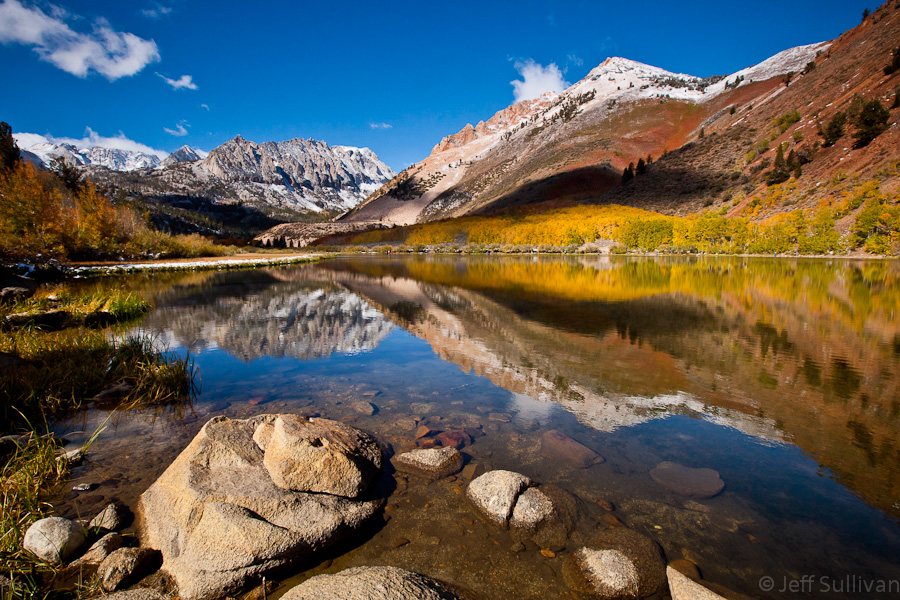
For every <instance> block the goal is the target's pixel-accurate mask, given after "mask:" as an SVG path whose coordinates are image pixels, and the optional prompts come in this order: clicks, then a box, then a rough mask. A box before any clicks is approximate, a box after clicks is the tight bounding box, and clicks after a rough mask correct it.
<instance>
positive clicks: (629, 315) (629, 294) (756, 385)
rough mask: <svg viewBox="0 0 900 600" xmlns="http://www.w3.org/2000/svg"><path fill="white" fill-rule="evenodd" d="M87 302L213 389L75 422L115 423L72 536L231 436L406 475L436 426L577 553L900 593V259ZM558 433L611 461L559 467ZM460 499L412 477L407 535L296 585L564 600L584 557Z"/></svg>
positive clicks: (757, 590)
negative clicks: (643, 552)
mask: <svg viewBox="0 0 900 600" xmlns="http://www.w3.org/2000/svg"><path fill="white" fill-rule="evenodd" d="M86 285H88V286H100V287H109V286H115V287H125V288H126V289H131V290H134V291H136V292H139V293H141V294H142V295H144V296H145V297H146V298H148V299H150V300H151V301H152V303H153V304H154V306H155V308H154V310H152V311H151V312H150V313H149V314H148V315H147V316H146V317H145V318H144V319H143V320H142V321H141V322H140V323H139V324H137V326H136V327H135V331H137V332H143V333H147V334H150V335H153V336H154V337H155V339H156V340H157V343H159V344H161V345H165V346H167V347H168V348H169V349H171V350H172V351H173V352H176V353H178V354H181V355H184V354H185V353H186V352H189V353H190V356H191V357H192V359H193V360H194V363H195V367H196V369H197V373H198V379H199V381H201V382H202V384H201V391H200V393H199V394H198V395H197V397H196V399H195V400H194V401H193V403H192V404H190V405H182V406H178V407H162V408H159V409H157V410H146V411H130V412H122V411H120V412H115V413H113V414H112V415H110V414H109V413H108V412H106V411H102V410H97V409H94V410H91V411H88V412H85V413H81V414H79V415H75V416H73V417H71V418H70V419H67V420H65V421H63V422H61V423H59V424H58V425H57V428H58V433H61V434H68V436H69V438H70V439H76V438H77V437H78V434H77V433H73V432H76V431H87V432H91V431H93V429H94V428H95V427H97V426H98V425H100V424H101V423H103V422H104V421H106V422H107V423H106V424H107V428H106V430H105V431H104V432H103V433H102V435H101V436H100V437H99V439H98V441H97V442H96V443H95V445H94V446H93V447H92V448H91V452H90V462H89V463H88V464H86V465H84V466H82V467H77V468H76V469H75V471H74V473H73V478H72V484H73V485H74V484H76V483H80V482H86V483H93V484H96V485H95V486H94V487H93V489H92V490H91V491H89V492H71V493H69V494H68V495H67V496H66V497H65V498H64V499H61V500H60V502H61V504H60V509H61V512H62V513H63V516H74V515H89V514H92V513H93V512H94V511H96V510H99V509H100V508H102V507H103V506H104V505H105V503H108V502H109V501H111V500H120V501H122V502H125V503H126V504H128V505H129V506H132V507H133V506H136V499H137V496H138V495H139V494H140V493H141V492H143V491H144V490H145V489H146V488H147V487H148V486H149V485H150V484H151V483H152V482H153V481H154V480H155V479H156V477H157V476H159V474H160V473H162V471H163V470H164V469H165V468H166V467H167V466H168V464H169V463H170V462H171V461H172V460H173V459H174V458H175V457H176V456H177V455H178V453H179V452H180V451H181V450H182V449H183V448H184V447H185V446H186V445H187V443H188V442H189V441H190V440H191V439H192V438H193V436H194V435H195V434H196V433H197V432H198V431H199V429H200V427H202V425H203V423H205V422H206V421H207V420H208V419H209V418H211V417H213V416H216V415H226V416H229V417H237V418H244V417H248V416H251V415H254V414H260V413H279V412H287V413H302V414H307V415H314V414H317V415H320V416H323V417H327V418H332V419H336V420H343V421H345V422H348V423H350V424H352V425H354V426H356V427H359V428H361V429H364V430H366V431H369V432H371V433H372V434H374V435H376V436H377V437H378V438H379V439H380V440H381V441H382V442H384V443H385V444H389V445H390V446H391V447H392V448H393V450H394V451H395V452H400V451H403V450H406V449H409V448H413V447H415V445H416V441H415V432H416V429H417V428H418V427H419V426H421V425H423V424H424V425H426V426H427V427H428V428H429V429H431V430H434V431H441V430H451V429H461V430H464V431H466V432H467V434H471V443H470V444H469V445H467V446H466V447H464V448H463V449H462V451H463V453H464V455H465V456H466V460H467V462H468V463H469V464H475V465H478V467H479V469H481V468H484V469H488V470H490V469H498V468H502V469H509V470H513V471H517V472H520V473H523V474H525V475H527V476H528V477H530V478H531V479H533V480H534V481H537V482H540V483H541V484H552V485H555V486H558V487H560V488H563V489H564V490H566V491H567V492H569V493H571V494H574V495H575V497H576V498H577V499H578V506H579V510H580V514H581V518H580V520H579V523H578V527H577V530H576V532H575V533H574V534H573V537H572V539H573V540H576V541H577V540H578V539H580V538H579V536H585V535H588V534H589V532H590V530H591V529H592V528H594V527H595V526H596V524H597V523H601V524H602V523H608V522H609V521H610V520H611V515H612V516H614V517H615V518H617V519H619V520H621V521H623V522H624V523H626V524H627V525H628V526H629V527H631V528H633V529H635V530H637V531H639V532H641V533H644V534H646V535H648V536H650V537H651V538H653V539H654V540H656V541H657V542H659V544H660V545H661V546H662V548H663V549H664V551H665V554H666V558H667V560H668V561H672V560H674V559H678V558H687V559H689V560H691V561H693V562H694V563H696V564H697V565H699V567H700V570H701V572H702V573H703V576H704V578H705V579H706V580H708V581H711V582H715V583H718V584H722V585H724V586H727V587H728V588H731V589H732V590H735V591H737V592H741V593H744V594H748V595H750V596H752V597H756V598H798V597H800V598H803V597H810V598H812V597H823V596H825V595H829V597H830V596H832V595H835V594H829V592H836V593H838V594H837V595H838V596H839V597H842V598H871V597H876V596H877V595H873V594H871V593H866V592H864V591H861V590H864V589H865V588H860V585H861V582H862V583H865V582H878V581H894V582H895V583H894V586H895V587H894V588H893V590H894V591H895V592H896V590H897V589H898V587H896V586H900V583H897V582H900V564H898V560H897V557H900V523H898V517H900V445H898V432H900V385H898V382H900V377H898V372H900V312H898V308H900V265H898V263H896V262H886V261H860V262H854V261H848V260H822V259H790V258H780V259H764V258H720V257H691V258H662V257H660V258H628V257H597V256H583V257H544V256H517V257H493V256H477V257H475V256H473V257H455V256H435V255H415V256H409V257H398V258H393V257H389V258H374V257H360V258H339V259H332V260H326V261H322V262H319V263H315V264H308V265H303V266H296V267H284V268H275V269H260V270H252V271H230V272H212V271H206V272H195V273H164V274H157V275H140V276H130V277H123V278H107V279H103V280H99V281H98V280H94V281H90V282H88V283H87V284H86ZM363 402H365V403H370V404H371V405H373V407H374V409H375V412H374V414H367V413H368V412H371V409H367V408H366V406H365V405H363V404H361V403H363ZM107 419H108V421H107ZM550 430H556V431H559V432H562V433H563V434H565V435H566V436H569V437H571V438H574V439H575V440H577V441H578V442H580V443H582V444H584V445H586V446H587V447H589V448H590V449H592V450H594V451H595V452H597V453H598V454H599V455H600V456H602V457H603V458H604V459H605V461H603V462H599V461H597V462H596V463H595V464H592V465H590V466H588V467H583V466H582V465H577V464H572V463H571V461H567V460H566V457H564V456H560V457H555V456H552V455H548V453H547V452H542V441H541V440H542V436H543V435H544V434H546V432H547V431H550ZM424 439H427V438H424ZM420 443H421V441H420ZM664 461H671V462H675V463H679V464H681V465H685V466H688V467H694V468H709V469H714V470H716V471H718V473H719V475H720V477H721V478H722V480H723V481H724V482H725V488H724V490H723V491H722V492H721V493H720V494H718V495H716V496H714V497H712V498H708V499H696V498H690V497H686V496H684V495H680V494H679V493H676V492H674V491H672V490H670V489H669V488H666V487H664V486H662V485H660V484H659V483H657V481H656V480H654V479H653V478H651V476H650V471H651V470H653V469H654V468H655V467H657V465H659V463H661V462H664ZM386 479H391V481H394V480H393V478H391V477H390V476H387V477H386ZM465 483H466V482H465V480H464V479H463V478H456V479H455V478H451V479H448V480H441V481H438V482H434V483H431V484H425V483H422V482H419V481H417V480H415V479H409V480H408V481H407V480H406V479H405V478H399V479H398V480H397V482H396V487H395V488H390V489H391V496H390V498H389V499H388V506H387V512H386V514H387V515H388V516H389V517H390V520H389V521H387V522H385V523H383V524H380V525H379V526H378V527H375V528H373V529H372V530H371V531H369V532H367V533H366V534H365V535H364V536H363V537H362V538H357V539H356V540H355V541H354V542H353V543H352V544H349V545H344V546H341V547H340V548H337V549H335V550H334V551H333V552H331V553H329V554H328V555H327V556H326V557H324V558H323V560H320V561H317V562H313V563H309V564H306V565H303V566H302V567H301V568H298V569H296V570H295V572H294V573H292V574H288V575H292V579H291V582H292V583H297V582H299V581H302V580H303V579H306V578H308V577H310V576H312V575H316V574H319V573H323V572H336V571H338V570H341V569H343V568H346V567H350V566H357V565H375V564H389V565H394V566H398V567H403V568H407V569H410V570H413V571H418V572H420V573H423V574H426V575H429V576H432V577H436V578H439V579H442V580H445V581H448V582H450V583H453V584H456V585H459V586H461V587H462V588H464V589H469V590H473V591H475V592H477V593H480V594H482V595H483V596H484V597H488V598H535V599H537V598H557V597H560V598H561V597H569V591H568V588H567V586H566V584H565V582H564V580H563V577H562V575H561V572H562V569H561V556H564V555H565V552H567V551H573V550H574V549H575V548H576V547H577V546H576V545H575V544H574V543H573V544H572V546H571V547H566V548H565V549H562V548H557V549H556V550H557V551H558V552H557V554H558V556H556V557H554V558H548V557H546V556H543V555H542V554H541V553H540V551H539V550H540V549H538V548H536V547H526V548H525V549H524V550H523V549H522V548H521V547H516V546H515V543H514V541H513V540H512V539H511V538H510V537H509V535H508V533H506V532H504V531H501V530H498V529H494V528H492V527H490V526H489V525H487V524H486V523H483V522H480V521H479V520H478V518H477V517H476V513H475V511H474V510H473V509H472V507H471V506H470V505H469V504H468V502H467V501H466V499H465ZM392 485H393V484H392ZM610 504H611V505H612V507H614V510H613V511H612V512H611V513H610V512H608V510H607V509H608V508H610V506H609V505H610ZM604 507H605V508H604ZM560 555H561V556H560ZM765 577H771V578H772V581H773V582H774V587H772V589H771V590H768V589H765V588H767V587H768V586H766V585H765V581H764V584H763V586H762V588H761V584H760V581H761V579H763V578H765ZM804 577H806V578H811V579H810V581H812V583H810V584H809V585H806V584H803V585H802V589H801V588H800V587H796V586H795V591H791V590H790V589H784V590H783V589H782V588H784V587H785V585H790V582H792V581H796V582H800V581H801V580H802V578H804ZM797 586H800V583H798V584H797ZM892 596H893V597H897V594H896V593H894V594H885V595H884V597H892Z"/></svg>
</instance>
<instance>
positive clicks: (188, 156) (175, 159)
mask: <svg viewBox="0 0 900 600" xmlns="http://www.w3.org/2000/svg"><path fill="white" fill-rule="evenodd" d="M207 156H209V152H204V151H203V150H197V149H196V148H191V147H190V146H188V145H184V146H182V147H181V148H179V149H178V150H176V151H175V152H173V153H172V154H170V155H169V156H167V157H166V158H165V160H163V161H162V162H161V163H160V167H168V166H169V165H174V164H175V163H180V162H193V161H195V160H203V159H204V158H206V157H207Z"/></svg>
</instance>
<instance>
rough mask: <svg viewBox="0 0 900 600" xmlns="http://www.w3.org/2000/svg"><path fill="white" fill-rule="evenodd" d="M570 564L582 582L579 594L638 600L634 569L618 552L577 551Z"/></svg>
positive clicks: (583, 549) (584, 549)
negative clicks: (585, 593)
mask: <svg viewBox="0 0 900 600" xmlns="http://www.w3.org/2000/svg"><path fill="white" fill-rule="evenodd" d="M571 560H572V562H573V563H574V565H575V568H576V569H577V571H578V573H579V574H580V575H581V578H582V579H583V584H582V586H581V588H582V589H581V590H580V591H582V593H584V592H587V593H588V594H589V595H590V596H591V597H594V598H603V599H610V600H612V599H614V598H615V599H623V600H624V599H628V598H638V590H639V589H640V575H639V574H638V570H637V567H635V566H634V563H633V562H632V561H631V559H629V558H628V557H627V556H625V555H624V554H622V553H621V552H620V551H618V550H610V549H606V550H594V549H591V548H579V549H578V550H576V551H575V553H574V554H573V558H572V559H571Z"/></svg>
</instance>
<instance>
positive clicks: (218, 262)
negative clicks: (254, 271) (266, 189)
mask: <svg viewBox="0 0 900 600" xmlns="http://www.w3.org/2000/svg"><path fill="white" fill-rule="evenodd" d="M322 256H324V255H322V254H304V255H291V256H270V257H258V258H210V259H204V260H171V261H158V262H146V263H118V264H111V265H91V266H84V267H76V268H74V269H73V271H75V273H97V272H116V271H153V270H165V269H209V268H223V267H255V266H266V265H278V264H285V263H295V262H308V261H312V260H316V259H319V258H321V257H322Z"/></svg>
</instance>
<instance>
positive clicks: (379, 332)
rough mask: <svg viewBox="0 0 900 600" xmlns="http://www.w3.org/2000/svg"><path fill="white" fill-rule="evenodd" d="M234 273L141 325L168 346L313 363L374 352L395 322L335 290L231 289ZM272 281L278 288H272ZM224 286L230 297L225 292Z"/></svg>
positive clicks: (295, 286)
mask: <svg viewBox="0 0 900 600" xmlns="http://www.w3.org/2000/svg"><path fill="white" fill-rule="evenodd" d="M234 275H235V274H229V275H228V276H225V277H223V278H222V279H221V280H220V281H214V282H212V283H213V285H210V286H208V287H206V288H204V292H203V293H199V294H198V293H197V292H196V290H191V292H190V293H188V294H186V295H185V296H181V297H180V298H178V301H177V302H175V303H173V304H168V305H164V306H161V307H160V308H159V309H158V310H155V311H153V312H151V313H150V315H149V316H148V317H147V318H146V319H145V320H144V321H143V323H142V324H141V327H142V328H144V329H147V330H150V331H153V332H154V333H155V334H156V335H158V336H159V337H160V340H161V341H163V342H165V343H167V344H169V345H170V346H184V347H187V348H192V349H194V350H199V349H206V350H210V349H215V348H221V349H222V350H225V351H226V352H228V353H229V354H231V355H232V356H234V357H236V358H240V359H241V360H244V361H250V360H253V359H255V358H259V357H261V356H271V357H274V358H282V357H285V356H289V357H292V358H298V359H311V358H321V357H325V356H329V355H331V354H334V353H339V354H355V353H357V352H365V351H368V350H372V349H373V348H375V347H376V346H377V345H378V344H379V343H380V342H381V341H382V340H383V339H384V338H385V337H386V336H387V335H388V334H389V333H390V332H391V330H392V329H393V327H394V325H393V324H392V323H391V321H389V320H388V319H386V318H385V317H384V316H383V315H382V314H381V313H380V312H378V311H377V310H375V309H373V308H372V307H371V306H370V305H369V304H368V303H367V302H365V301H364V300H363V299H362V298H360V297H359V296H358V295H356V294H354V293H352V292H349V291H347V290H345V289H339V288H335V287H334V286H327V287H324V288H321V287H310V286H309V284H308V283H306V282H304V281H300V282H291V281H280V280H278V279H277V278H272V280H271V281H269V282H268V284H267V283H265V282H263V281H257V284H256V285H252V286H247V285H244V286H239V287H235V285H232V280H234V279H235V277H234ZM276 284H277V285H276ZM227 289H230V290H231V293H224V291H225V290H227Z"/></svg>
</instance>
